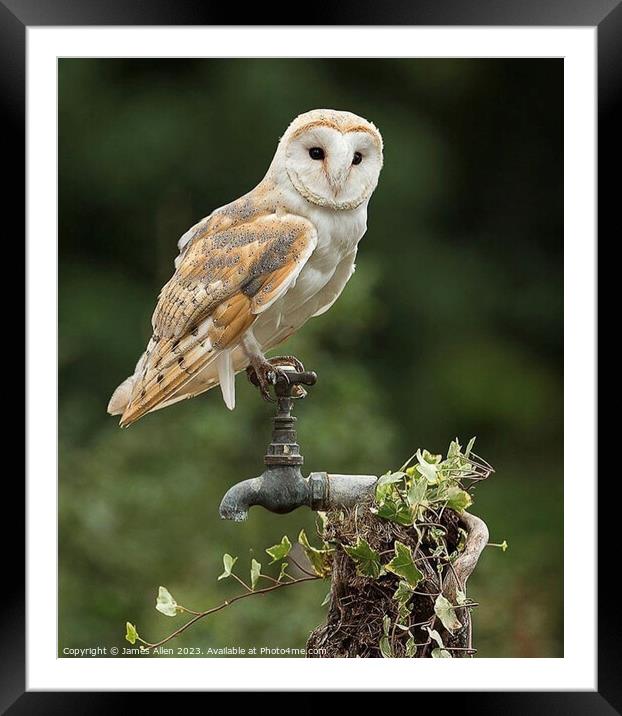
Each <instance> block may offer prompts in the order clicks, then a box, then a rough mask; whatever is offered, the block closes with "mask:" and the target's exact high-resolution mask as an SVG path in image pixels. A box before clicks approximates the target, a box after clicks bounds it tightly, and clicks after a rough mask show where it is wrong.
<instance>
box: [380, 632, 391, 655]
mask: <svg viewBox="0 0 622 716" xmlns="http://www.w3.org/2000/svg"><path fill="white" fill-rule="evenodd" d="M379 646H380V653H381V654H382V657H383V659H392V658H393V649H392V648H391V642H390V641H389V637H388V636H383V637H382V638H381V639H380V643H379Z"/></svg>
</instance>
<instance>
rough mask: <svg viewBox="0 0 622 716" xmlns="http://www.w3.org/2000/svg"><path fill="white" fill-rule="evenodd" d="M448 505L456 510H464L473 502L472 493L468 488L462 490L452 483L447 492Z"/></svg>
mask: <svg viewBox="0 0 622 716" xmlns="http://www.w3.org/2000/svg"><path fill="white" fill-rule="evenodd" d="M446 499H447V507H450V508H451V509H452V510H455V511H456V512H464V510H466V508H467V507H470V506H471V505H472V504H473V499H472V498H471V495H469V493H468V492H467V491H466V490H461V489H460V488H459V487H458V486H457V485H452V486H451V487H450V488H449V489H448V490H447V494H446Z"/></svg>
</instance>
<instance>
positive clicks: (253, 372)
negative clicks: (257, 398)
mask: <svg viewBox="0 0 622 716" xmlns="http://www.w3.org/2000/svg"><path fill="white" fill-rule="evenodd" d="M242 350H243V351H244V353H245V354H246V357H247V358H248V360H249V362H250V365H249V366H248V368H247V369H246V374H247V375H248V379H249V380H250V382H251V383H252V384H253V385H255V386H257V387H258V388H259V392H260V393H261V396H262V397H263V399H264V400H269V401H270V402H274V399H273V398H272V396H271V395H270V386H271V385H275V384H276V381H277V378H278V377H279V375H280V373H281V372H283V371H281V370H280V369H279V368H277V367H275V366H273V365H272V364H271V363H270V362H269V361H268V359H267V358H266V357H265V355H264V354H263V351H262V350H261V346H260V345H259V343H258V342H257V339H256V338H255V336H254V335H253V332H252V330H248V331H247V332H246V333H245V335H244V338H243V339H242Z"/></svg>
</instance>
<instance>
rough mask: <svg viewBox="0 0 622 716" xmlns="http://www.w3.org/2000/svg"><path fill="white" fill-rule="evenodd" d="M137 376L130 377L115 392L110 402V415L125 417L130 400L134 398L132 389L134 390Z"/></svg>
mask: <svg viewBox="0 0 622 716" xmlns="http://www.w3.org/2000/svg"><path fill="white" fill-rule="evenodd" d="M134 380H135V376H133V375H130V377H129V378H126V379H125V380H124V381H123V383H121V385H120V386H119V387H118V388H117V389H116V390H115V391H114V393H113V394H112V398H110V402H109V403H108V413H109V414H110V415H123V413H124V412H125V409H126V408H127V405H128V403H129V402H130V398H131V397H132V389H133V388H134Z"/></svg>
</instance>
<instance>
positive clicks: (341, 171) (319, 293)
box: [108, 109, 383, 427]
mask: <svg viewBox="0 0 622 716" xmlns="http://www.w3.org/2000/svg"><path fill="white" fill-rule="evenodd" d="M382 161H383V157H382V137H381V135H380V132H379V131H378V130H377V129H376V127H375V126H374V125H373V124H372V123H371V122H368V121H366V120H365V119H363V118H361V117H358V116H357V115H355V114H352V113H350V112H342V111H336V110H330V109H318V110H313V111H311V112H306V113H305V114H301V115H300V116H298V117H297V118H296V119H294V121H293V122H292V123H291V124H290V125H289V127H288V128H287V130H286V132H285V134H284V135H283V137H282V138H281V140H280V141H279V144H278V146H277V149H276V152H275V154H274V158H273V160H272V163H271V164H270V167H269V168H268V172H267V173H266V176H265V177H264V179H263V180H262V181H261V182H260V183H259V184H258V185H257V186H256V187H255V188H254V189H253V190H252V191H250V192H249V193H248V194H245V195H244V196H242V197H241V198H239V199H237V200H235V201H233V202H232V203H230V204H227V205H225V206H223V207H221V208H219V209H216V210H215V211H214V212H213V213H212V214H210V215H209V216H207V217H206V218H204V219H202V220H201V221H199V223H198V224H196V225H195V226H193V227H192V228H191V229H190V230H189V231H187V232H186V233H185V234H184V235H183V236H182V237H181V239H180V240H179V243H178V247H179V256H178V257H177V259H176V260H175V273H174V274H173V277H172V278H171V279H170V281H169V282H168V283H167V284H166V285H165V286H164V288H163V289H162V291H161V292H160V296H159V298H158V301H157V305H156V308H155V312H154V314H153V317H152V325H153V335H152V337H151V339H150V341H149V343H148V345H147V348H146V350H145V352H144V353H143V355H142V356H141V357H140V359H139V361H138V363H137V364H136V368H135V370H134V373H133V374H132V375H131V376H130V377H129V378H127V379H126V380H125V381H124V382H123V383H121V385H120V386H119V387H118V388H117V389H116V390H115V392H114V394H113V396H112V398H111V399H110V403H109V405H108V412H109V413H111V414H112V415H121V421H120V424H121V426H123V427H125V426H127V425H130V424H131V423H133V422H135V421H136V420H138V419H139V418H141V417H142V416H143V415H146V414H147V413H149V412H151V411H154V410H157V409H159V408H163V407H166V406H168V405H171V404H173V403H175V402H177V401H179V400H182V399H184V398H192V397H194V396H196V395H198V394H199V393H203V392H204V391H206V390H209V389H210V388H213V387H215V386H216V385H220V388H221V391H222V396H223V399H224V402H225V404H226V405H227V407H228V408H229V409H231V410H232V409H233V408H234V407H235V375H236V373H238V372H240V371H242V370H244V369H245V368H247V367H249V366H251V367H252V368H253V369H254V371H255V374H256V376H257V380H258V381H259V384H260V387H261V389H262V392H263V393H264V394H265V393H266V391H267V387H268V385H269V384H270V383H271V382H272V383H273V382H274V370H275V369H274V367H273V366H272V365H271V364H270V363H269V362H268V361H267V359H266V358H265V353H266V351H268V350H269V349H271V348H273V347H274V346H276V345H277V344H279V343H281V342H282V341H284V340H285V339H286V338H288V337H289V336H291V335H292V334H293V333H294V332H296V331H297V330H298V329H299V328H300V327H301V326H302V325H303V324H304V323H305V322H306V321H307V320H308V319H309V318H312V317H314V316H319V315H321V314H322V313H324V312H325V311H327V310H328V309H329V308H330V307H331V306H332V305H333V303H334V302H335V301H336V300H337V298H338V297H339V295H340V294H341V292H342V290H343V288H344V286H345V284H346V282H347V281H348V279H349V278H350V276H351V275H352V273H353V272H354V260H355V257H356V251H357V246H358V243H359V241H360V239H361V238H362V236H363V234H364V233H365V231H366V228H367V205H368V202H369V199H370V197H371V195H372V193H373V191H374V189H375V188H376V185H377V183H378V177H379V174H380V170H381V168H382Z"/></svg>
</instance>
